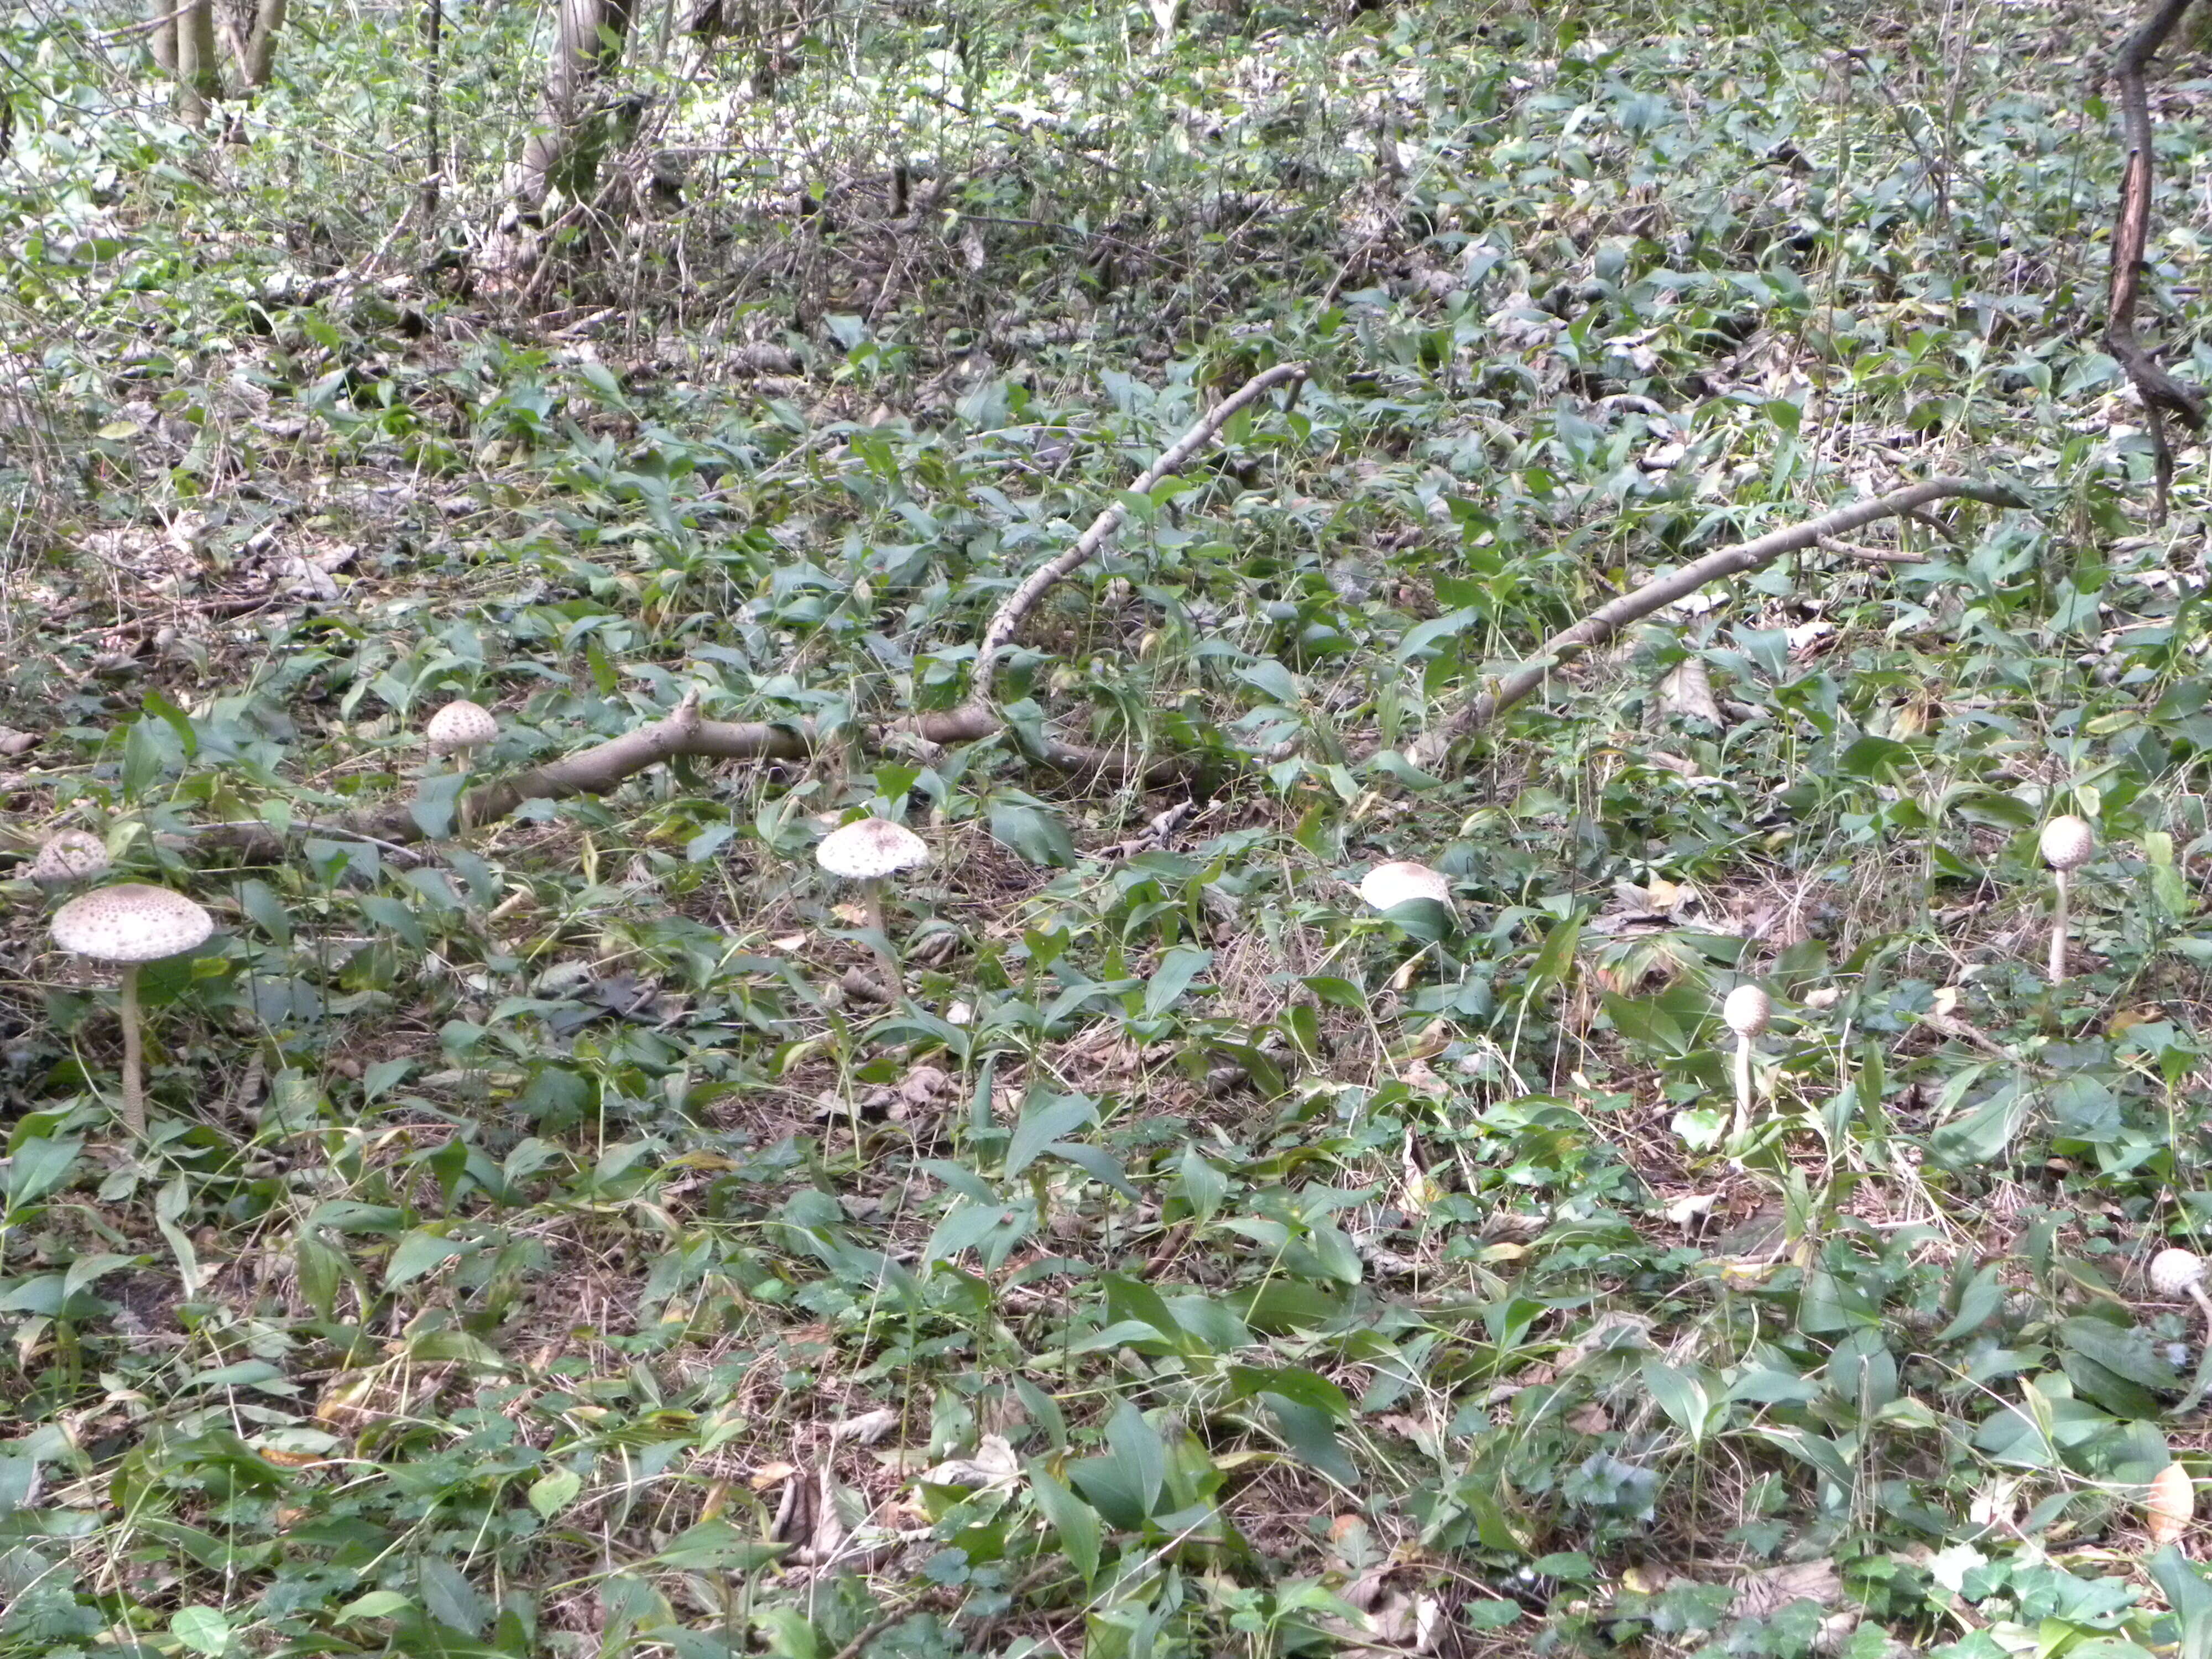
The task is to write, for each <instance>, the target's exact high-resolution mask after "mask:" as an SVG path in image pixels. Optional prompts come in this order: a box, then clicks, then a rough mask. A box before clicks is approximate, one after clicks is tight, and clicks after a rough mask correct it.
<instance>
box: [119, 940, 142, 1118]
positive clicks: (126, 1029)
mask: <svg viewBox="0 0 2212 1659" xmlns="http://www.w3.org/2000/svg"><path fill="white" fill-rule="evenodd" d="M122 1015H123V1127H124V1130H125V1133H127V1134H129V1135H130V1137H131V1139H133V1140H143V1139H145V1138H146V1080H145V1053H144V1050H143V1048H142V1047H141V1045H140V1042H139V1040H138V964H137V963H135V962H133V963H125V966H124V969H123V1004H122Z"/></svg>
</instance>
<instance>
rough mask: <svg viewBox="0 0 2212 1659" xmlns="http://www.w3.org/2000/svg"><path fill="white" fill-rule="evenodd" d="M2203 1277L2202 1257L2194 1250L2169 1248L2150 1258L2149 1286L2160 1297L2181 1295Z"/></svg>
mask: <svg viewBox="0 0 2212 1659" xmlns="http://www.w3.org/2000/svg"><path fill="white" fill-rule="evenodd" d="M2203 1277H2204V1258H2203V1256H2201V1255H2197V1252H2196V1251H2194V1250H2185V1249H2179V1248H2169V1249H2163V1250H2160V1252H2159V1253H2158V1254H2157V1255H2154V1256H2153V1257H2151V1259H2150V1287H2151V1289H2152V1290H2154V1291H2156V1292H2157V1293H2158V1294H2159V1295H2160V1297H2169V1298H2170V1297H2177V1296H2179V1295H2181V1294H2182V1293H2183V1292H2184V1291H2186V1290H2188V1288H2189V1287H2190V1286H2191V1285H2194V1284H2195V1283H2197V1280H2198V1279H2202V1278H2203Z"/></svg>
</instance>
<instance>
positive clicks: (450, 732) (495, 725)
mask: <svg viewBox="0 0 2212 1659" xmlns="http://www.w3.org/2000/svg"><path fill="white" fill-rule="evenodd" d="M498 735H499V722H498V721H497V720H494V719H493V718H492V717H491V711H490V710H489V708H484V707H483V705H482V704H481V703H473V702H470V701H469V700H468V699H467V698H466V697H460V698H457V699H455V700H454V701H453V702H449V703H447V705H446V706H445V707H444V708H441V709H440V710H439V711H438V712H437V713H436V714H433V715H431V716H430V723H429V724H428V726H424V727H423V728H422V738H423V740H424V741H425V742H427V743H428V744H429V745H430V752H431V753H432V754H434V755H455V754H461V753H464V752H465V751H466V750H471V749H481V748H483V745H484V744H488V743H489V742H490V741H491V740H492V739H493V738H495V737H497V736H498Z"/></svg>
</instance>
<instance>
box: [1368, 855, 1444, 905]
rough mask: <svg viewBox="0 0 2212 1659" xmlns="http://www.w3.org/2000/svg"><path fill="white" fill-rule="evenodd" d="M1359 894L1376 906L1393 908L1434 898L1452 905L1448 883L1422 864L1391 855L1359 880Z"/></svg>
mask: <svg viewBox="0 0 2212 1659" xmlns="http://www.w3.org/2000/svg"><path fill="white" fill-rule="evenodd" d="M1359 896H1360V897H1362V898H1364V899H1365V900H1366V901H1367V902H1369V903H1370V904H1371V905H1373V906H1374V907H1375V908H1376V909H1378V910H1395V909H1396V908H1398V907H1399V906H1400V905H1401V904H1410V903H1412V902H1413V901H1414V900H1415V899H1433V900H1435V901H1436V902H1437V903H1438V904H1441V905H1443V907H1444V908H1445V909H1447V910H1449V909H1450V908H1451V902H1452V899H1451V884H1450V883H1449V882H1448V881H1446V880H1445V879H1444V878H1443V876H1441V875H1440V874H1438V873H1437V872H1436V871H1434V870H1431V869H1430V868H1429V866H1427V865H1425V864H1415V863H1414V862H1413V860H1411V859H1394V860H1391V862H1389V863H1388V864H1378V865H1376V866H1375V867H1374V868H1373V869H1372V870H1370V871H1369V872H1367V875H1366V878H1365V879H1364V880H1363V881H1361V882H1360V884H1359Z"/></svg>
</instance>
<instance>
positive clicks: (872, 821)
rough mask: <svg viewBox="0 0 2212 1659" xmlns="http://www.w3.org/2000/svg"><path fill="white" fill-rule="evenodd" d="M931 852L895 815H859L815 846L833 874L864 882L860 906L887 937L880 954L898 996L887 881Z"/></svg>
mask: <svg viewBox="0 0 2212 1659" xmlns="http://www.w3.org/2000/svg"><path fill="white" fill-rule="evenodd" d="M928 856H929V844H928V843H927V842H925V841H923V840H922V838H921V836H917V835H915V833H914V831H913V830H911V829H908V828H907V827H906V826H905V825H904V824H902V823H892V822H891V821H890V819H889V818H856V819H854V821H853V822H852V823H848V824H842V825H841V826H839V827H838V828H837V829H832V830H831V831H830V832H829V834H828V835H826V836H823V838H822V844H821V845H820V846H818V847H817V848H815V849H814V861H815V862H816V863H817V864H819V865H820V866H822V867H823V869H824V870H827V871H828V872H829V873H830V874H831V875H833V876H842V877H844V878H846V879H848V880H849V881H857V882H859V883H860V907H861V908H862V909H864V910H865V911H866V912H867V917H868V927H869V928H870V930H871V931H872V933H874V935H875V937H876V939H878V940H880V941H882V943H879V944H878V945H877V946H876V955H877V959H878V961H880V962H881V963H883V968H884V993H885V994H887V995H889V996H890V997H891V998H893V999H894V1000H896V997H897V996H898V994H899V969H898V961H897V958H896V957H893V956H892V955H891V953H890V935H889V934H887V933H884V902H883V893H882V885H883V879H884V877H885V876H890V875H896V874H897V873H898V872H900V871H902V870H911V869H912V868H914V866H916V865H917V864H920V863H921V862H922V861H923V860H926V859H927V858H928Z"/></svg>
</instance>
